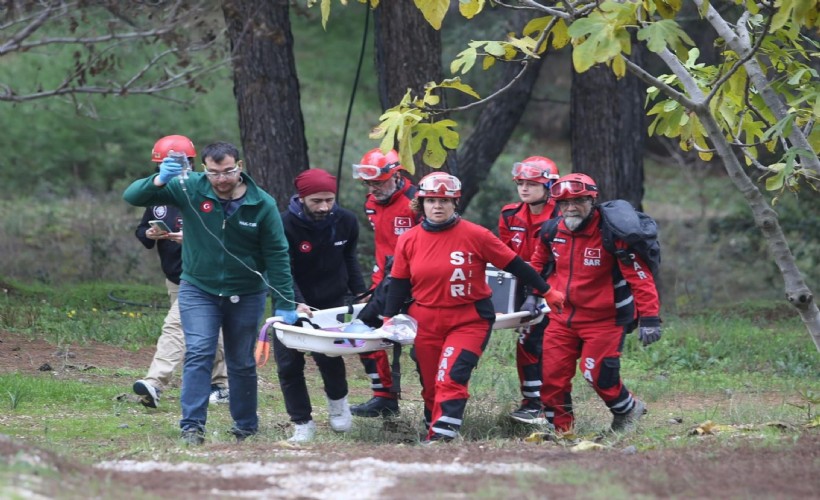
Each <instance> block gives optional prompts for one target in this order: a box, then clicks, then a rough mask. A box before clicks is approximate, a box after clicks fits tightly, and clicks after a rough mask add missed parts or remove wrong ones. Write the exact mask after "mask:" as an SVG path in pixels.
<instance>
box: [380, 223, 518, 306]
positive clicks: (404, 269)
mask: <svg viewBox="0 0 820 500" xmlns="http://www.w3.org/2000/svg"><path fill="white" fill-rule="evenodd" d="M515 257H516V255H515V253H514V252H513V251H512V250H510V249H509V248H507V247H506V246H505V245H504V244H503V243H501V240H499V239H498V238H496V236H495V235H494V234H493V233H491V232H490V231H489V230H488V229H486V228H484V227H482V226H479V225H478V224H474V223H472V222H470V221H466V220H464V219H461V220H459V221H458V222H457V223H456V224H455V225H454V226H453V227H450V228H447V229H445V230H443V231H438V232H429V231H425V230H424V229H423V228H422V227H421V226H418V227H414V228H413V229H411V230H410V231H408V232H407V233H405V234H404V235H403V236H402V237H401V238H399V243H398V245H396V259H395V261H394V262H393V270H392V271H391V273H390V274H391V276H393V277H394V278H396V279H409V280H410V284H411V287H412V289H413V298H414V299H415V300H416V303H418V304H420V305H422V306H426V307H455V306H460V305H463V304H469V303H473V302H477V301H479V300H481V299H486V298H489V297H490V295H492V290H491V289H490V286H489V285H487V280H486V279H485V277H484V274H485V270H486V266H487V263H488V262H489V263H490V264H492V265H494V266H495V267H497V268H499V269H503V268H505V267H507V265H509V264H510V262H512V260H513V259H515Z"/></svg>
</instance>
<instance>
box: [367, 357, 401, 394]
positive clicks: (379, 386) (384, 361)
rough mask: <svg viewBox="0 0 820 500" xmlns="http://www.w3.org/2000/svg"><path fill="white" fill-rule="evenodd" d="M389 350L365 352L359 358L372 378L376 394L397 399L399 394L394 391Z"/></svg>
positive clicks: (371, 385)
mask: <svg viewBox="0 0 820 500" xmlns="http://www.w3.org/2000/svg"><path fill="white" fill-rule="evenodd" d="M387 352H388V351H384V350H382V351H373V352H363V353H361V354H359V359H360V360H361V362H362V366H364V372H365V373H366V374H367V376H368V377H369V378H370V388H371V389H372V390H373V395H374V396H379V397H383V398H392V399H396V398H397V397H398V394H397V393H395V392H392V391H391V389H392V388H393V372H392V371H391V369H390V359H389V357H388V355H387Z"/></svg>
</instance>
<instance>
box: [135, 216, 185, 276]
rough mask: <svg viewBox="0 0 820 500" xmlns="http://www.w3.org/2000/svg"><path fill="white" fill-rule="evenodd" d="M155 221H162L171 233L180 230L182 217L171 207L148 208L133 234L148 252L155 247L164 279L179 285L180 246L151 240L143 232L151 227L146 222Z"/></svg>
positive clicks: (169, 241) (164, 241) (166, 241)
mask: <svg viewBox="0 0 820 500" xmlns="http://www.w3.org/2000/svg"><path fill="white" fill-rule="evenodd" d="M156 219H159V220H162V221H163V222H165V224H166V225H167V226H168V228H169V229H170V230H171V231H173V232H177V231H179V230H180V229H182V215H180V213H179V210H177V208H176V207H173V206H171V205H158V206H155V207H148V208H146V209H145V212H144V213H143V214H142V221H140V224H139V226H137V230H136V231H135V232H134V234H136V236H137V239H138V240H140V241H141V242H142V244H143V245H144V246H145V248H148V249H149V250H150V249H151V248H154V245H156V247H157V252H158V253H159V262H160V264H161V265H162V272H163V273H165V277H166V278H168V279H169V280H170V281H173V282H174V283H176V284H177V285H179V276H180V274H182V245H180V244H179V243H176V242H173V241H171V240H152V239H151V238H148V237H146V236H145V232H146V231H147V230H148V228H150V227H151V226H150V225H149V224H148V221H149V220H156Z"/></svg>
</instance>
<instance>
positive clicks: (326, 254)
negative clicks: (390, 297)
mask: <svg viewBox="0 0 820 500" xmlns="http://www.w3.org/2000/svg"><path fill="white" fill-rule="evenodd" d="M282 224H283V225H284V227H285V235H286V236H287V238H288V245H289V246H290V248H289V250H288V251H289V252H290V260H291V269H292V272H293V281H294V285H295V286H294V293H295V295H296V300H297V301H298V302H304V303H306V304H307V305H309V306H311V307H315V308H317V309H328V308H331V307H337V306H341V305H344V298H345V295H347V294H349V293H352V294H354V295H358V294H361V293H364V292H365V291H366V290H367V287H365V284H364V279H363V278H362V271H361V268H360V267H359V261H358V260H357V255H356V247H357V246H358V244H359V222H358V220H357V219H356V216H355V215H354V214H353V212H351V211H350V210H347V209H344V208H341V207H340V206H338V205H334V207H333V210H332V211H331V213H330V215H328V216H327V218H326V219H325V220H322V221H314V220H312V219H310V218H309V217H308V216H307V215H306V214H305V213H304V212H303V205H302V203H301V202H300V201H299V198H298V196H294V197H292V198H291V200H290V205H289V206H288V210H286V211H284V212H282Z"/></svg>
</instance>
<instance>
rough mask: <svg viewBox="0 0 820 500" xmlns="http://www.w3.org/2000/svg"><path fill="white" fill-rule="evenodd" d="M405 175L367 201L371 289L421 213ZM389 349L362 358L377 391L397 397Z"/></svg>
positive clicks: (378, 281) (412, 187)
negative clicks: (384, 195)
mask: <svg viewBox="0 0 820 500" xmlns="http://www.w3.org/2000/svg"><path fill="white" fill-rule="evenodd" d="M402 179H403V181H402V182H403V184H402V186H401V187H399V189H397V190H396V192H395V193H393V195H392V196H390V198H389V199H388V200H386V201H384V202H380V201H378V200H377V199H376V198H375V197H374V196H373V195H372V194H368V195H367V199H366V200H365V203H364V211H365V214H366V215H367V220H368V221H370V227H371V228H372V229H373V232H374V242H375V247H376V264H375V266H373V274H372V276H371V281H372V283H371V285H370V289H371V290H372V289H373V288H376V285H378V284H379V283H381V281H382V280H383V279H384V266H385V262H387V258H388V257H390V256H392V255H393V250H394V249H395V248H396V242H397V241H398V240H399V236H401V235H402V234H403V233H404V232H405V231H407V230H409V229H410V228H411V227H413V226H415V225H416V224H417V223H418V214H416V213H415V212H413V211H412V210H410V201H411V200H412V199H413V198H414V196H415V194H416V187H415V186H414V185H413V184H412V183H411V182H410V181H409V180H407V179H406V178H402ZM387 352H388V351H385V350H381V351H373V352H365V353H362V354H360V355H359V359H360V360H361V362H362V365H363V366H364V371H365V373H367V376H368V377H369V378H370V388H371V389H372V390H373V395H374V396H377V397H384V398H396V397H397V394H396V393H394V392H393V391H392V389H393V375H392V372H391V369H390V360H389V357H388V354H387Z"/></svg>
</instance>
